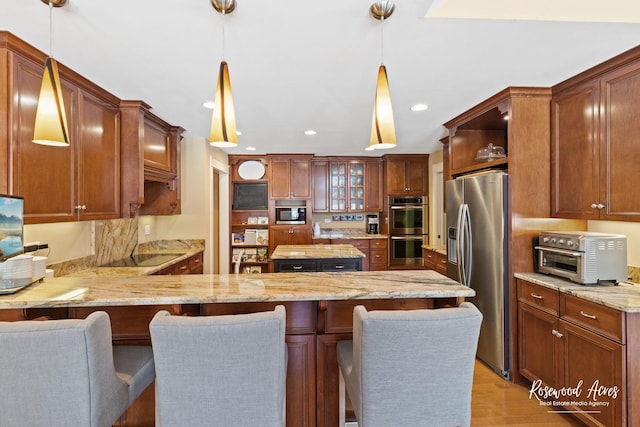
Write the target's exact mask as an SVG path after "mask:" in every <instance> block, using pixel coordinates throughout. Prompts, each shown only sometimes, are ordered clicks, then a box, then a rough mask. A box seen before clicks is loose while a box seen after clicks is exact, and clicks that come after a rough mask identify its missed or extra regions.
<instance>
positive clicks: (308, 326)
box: [200, 301, 317, 334]
mask: <svg viewBox="0 0 640 427" xmlns="http://www.w3.org/2000/svg"><path fill="white" fill-rule="evenodd" d="M277 305H284V308H285V311H286V312H287V317H286V333H287V334H313V333H314V332H315V329H316V317H317V316H316V312H317V308H316V305H317V303H316V302H315V301H277V302H276V301H273V302H231V303H213V304H202V305H200V314H201V315H203V316H221V315H232V314H246V313H258V312H264V311H272V310H273V309H274V308H275V306H277Z"/></svg>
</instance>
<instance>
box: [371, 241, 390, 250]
mask: <svg viewBox="0 0 640 427" xmlns="http://www.w3.org/2000/svg"><path fill="white" fill-rule="evenodd" d="M369 248H370V249H387V239H371V242H370V243H369Z"/></svg>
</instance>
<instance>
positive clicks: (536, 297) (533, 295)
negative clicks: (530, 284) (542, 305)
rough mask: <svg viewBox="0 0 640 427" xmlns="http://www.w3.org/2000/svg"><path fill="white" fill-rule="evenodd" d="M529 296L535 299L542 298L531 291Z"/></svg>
mask: <svg viewBox="0 0 640 427" xmlns="http://www.w3.org/2000/svg"><path fill="white" fill-rule="evenodd" d="M531 296H532V297H533V298H535V299H544V298H543V297H542V295H538V294H534V293H533V292H531Z"/></svg>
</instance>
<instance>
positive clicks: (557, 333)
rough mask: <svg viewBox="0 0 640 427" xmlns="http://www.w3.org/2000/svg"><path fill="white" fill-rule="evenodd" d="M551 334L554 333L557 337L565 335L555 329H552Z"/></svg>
mask: <svg viewBox="0 0 640 427" xmlns="http://www.w3.org/2000/svg"><path fill="white" fill-rule="evenodd" d="M551 335H553V336H554V337H556V338H562V336H563V335H562V334H561V333H560V332H558V331H556V330H555V329H552V330H551Z"/></svg>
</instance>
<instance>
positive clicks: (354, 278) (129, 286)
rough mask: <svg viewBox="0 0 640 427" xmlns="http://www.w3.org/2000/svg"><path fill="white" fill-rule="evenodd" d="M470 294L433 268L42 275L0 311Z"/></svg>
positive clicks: (0, 300)
mask: <svg viewBox="0 0 640 427" xmlns="http://www.w3.org/2000/svg"><path fill="white" fill-rule="evenodd" d="M474 295H475V291H474V290H473V289H470V288H467V287H466V286H463V285H461V284H460V283H458V282H455V281H454V280H451V279H449V278H448V277H446V276H444V275H442V274H439V273H437V272H435V271H433V270H402V271H357V272H340V273H264V274H220V275H218V274H186V275H175V276H146V277H69V276H62V277H56V278H47V279H44V280H43V281H42V282H39V283H36V284H34V285H32V286H30V287H28V288H26V289H24V290H22V291H20V292H18V293H15V294H13V295H4V296H0V309H23V308H34V307H41V308H45V307H95V306H116V305H154V304H204V303H218V302H259V301H320V300H358V299H390V298H453V297H472V296H474Z"/></svg>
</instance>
